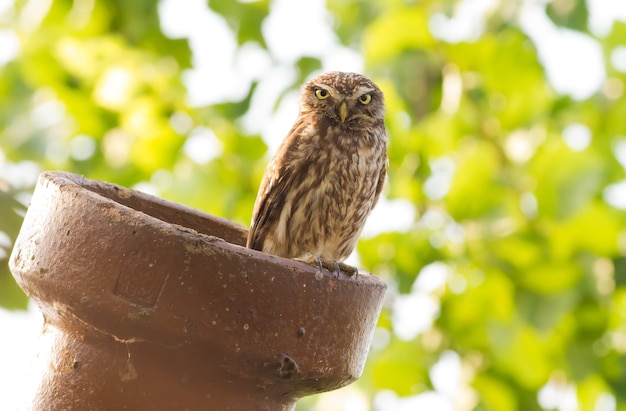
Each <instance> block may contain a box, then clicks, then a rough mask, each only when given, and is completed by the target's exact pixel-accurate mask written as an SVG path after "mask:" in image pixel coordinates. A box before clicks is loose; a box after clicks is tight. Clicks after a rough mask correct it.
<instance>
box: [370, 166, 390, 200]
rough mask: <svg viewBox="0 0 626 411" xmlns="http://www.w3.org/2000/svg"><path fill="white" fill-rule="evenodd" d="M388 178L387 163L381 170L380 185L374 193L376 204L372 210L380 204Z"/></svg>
mask: <svg viewBox="0 0 626 411" xmlns="http://www.w3.org/2000/svg"><path fill="white" fill-rule="evenodd" d="M386 177H387V162H385V163H384V164H383V166H382V168H381V169H380V174H379V175H378V185H377V186H376V192H375V193H374V203H373V204H372V208H374V206H375V205H376V203H377V202H378V199H379V198H380V193H381V192H382V191H383V186H384V185H385V178H386Z"/></svg>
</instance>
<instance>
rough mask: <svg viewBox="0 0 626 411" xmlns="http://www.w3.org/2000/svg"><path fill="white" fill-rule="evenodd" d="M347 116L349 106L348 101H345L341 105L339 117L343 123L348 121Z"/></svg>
mask: <svg viewBox="0 0 626 411" xmlns="http://www.w3.org/2000/svg"><path fill="white" fill-rule="evenodd" d="M347 116H348V106H347V105H346V102H345V101H343V102H342V103H341V105H340V106H339V118H340V119H341V122H342V123H343V122H344V121H346V117H347Z"/></svg>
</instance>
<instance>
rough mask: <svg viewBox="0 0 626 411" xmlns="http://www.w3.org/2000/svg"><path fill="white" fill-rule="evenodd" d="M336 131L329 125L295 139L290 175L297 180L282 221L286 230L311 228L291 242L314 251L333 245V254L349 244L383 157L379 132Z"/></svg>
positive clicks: (372, 198)
mask: <svg viewBox="0 0 626 411" xmlns="http://www.w3.org/2000/svg"><path fill="white" fill-rule="evenodd" d="M341 132H344V131H343V130H339V129H333V128H329V129H328V133H327V134H326V135H313V136H311V137H309V138H303V139H302V140H301V141H300V142H299V147H298V150H297V153H298V155H297V156H296V157H295V158H294V159H293V167H294V173H293V174H294V175H297V176H299V177H298V178H299V179H301V181H300V183H299V184H298V183H296V184H294V185H293V186H294V187H298V190H294V191H293V192H291V193H289V195H288V196H287V197H288V198H287V201H286V204H287V205H288V207H289V208H290V210H289V212H288V214H287V215H289V218H288V220H289V221H286V220H283V223H284V228H285V230H286V229H287V227H288V226H290V227H292V228H291V230H292V231H294V232H299V233H307V232H308V233H310V234H309V235H311V237H308V235H302V236H301V237H300V238H298V239H294V240H295V241H296V243H299V244H297V245H296V246H300V247H302V248H309V247H314V248H319V250H318V252H319V253H322V250H326V251H324V252H328V250H336V252H338V253H339V254H337V255H334V256H332V257H333V258H335V259H339V258H340V257H341V258H345V255H343V254H345V253H346V252H347V253H349V251H350V250H351V248H352V247H354V242H355V241H356V237H357V236H358V234H359V233H360V228H359V227H362V225H363V223H364V222H365V219H366V218H367V215H368V214H369V212H370V210H371V209H372V207H373V204H374V202H375V199H376V195H375V192H376V188H377V185H378V183H379V176H380V173H381V171H382V169H383V168H384V166H385V164H384V163H385V159H386V155H385V151H386V141H385V136H384V134H383V135H375V134H374V133H373V132H363V133H361V134H357V133H354V134H350V133H348V134H341ZM296 226H301V227H303V228H302V229H301V228H298V227H296ZM304 227H306V229H304ZM355 227H357V229H356V230H355V229H354V228H355ZM285 233H286V231H285ZM313 233H317V235H314V234H313ZM309 251H312V250H309ZM329 257H330V256H329Z"/></svg>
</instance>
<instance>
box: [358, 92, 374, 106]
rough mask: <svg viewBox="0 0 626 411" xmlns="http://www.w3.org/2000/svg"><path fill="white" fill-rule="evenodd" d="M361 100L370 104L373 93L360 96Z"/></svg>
mask: <svg viewBox="0 0 626 411" xmlns="http://www.w3.org/2000/svg"><path fill="white" fill-rule="evenodd" d="M359 101H360V102H361V103H363V104H369V103H370V101H372V95H371V94H363V95H362V96H361V97H359Z"/></svg>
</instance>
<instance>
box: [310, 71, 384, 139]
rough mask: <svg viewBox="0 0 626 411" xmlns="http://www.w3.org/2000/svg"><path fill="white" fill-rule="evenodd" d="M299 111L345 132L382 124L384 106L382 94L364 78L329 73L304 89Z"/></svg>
mask: <svg viewBox="0 0 626 411" xmlns="http://www.w3.org/2000/svg"><path fill="white" fill-rule="evenodd" d="M300 111H301V113H302V114H310V113H313V114H318V115H323V116H326V117H328V119H329V120H330V121H331V122H332V123H335V124H337V125H340V126H344V127H347V128H367V127H372V126H374V125H376V124H379V123H380V122H382V121H383V117H384V115H385V105H384V101H383V92H382V91H380V89H379V88H378V87H377V86H376V84H374V83H373V82H372V81H371V80H369V79H368V78H366V77H364V76H362V75H360V74H357V73H346V72H341V71H331V72H328V73H324V74H320V75H319V76H317V77H314V78H313V79H311V80H309V81H308V82H307V83H306V84H305V85H304V87H303V88H302V94H301V97H300Z"/></svg>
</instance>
